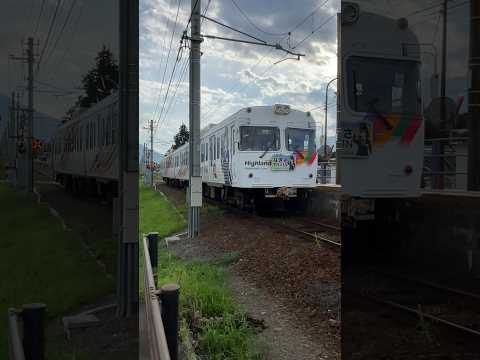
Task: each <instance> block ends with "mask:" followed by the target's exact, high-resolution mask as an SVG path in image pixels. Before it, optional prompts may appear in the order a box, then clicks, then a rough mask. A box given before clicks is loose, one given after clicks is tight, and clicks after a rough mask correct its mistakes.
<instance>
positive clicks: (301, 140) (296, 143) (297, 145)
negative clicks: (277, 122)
mask: <svg viewBox="0 0 480 360" xmlns="http://www.w3.org/2000/svg"><path fill="white" fill-rule="evenodd" d="M285 144H286V146H287V150H288V151H301V152H303V151H306V152H309V153H313V152H314V151H315V131H314V130H312V129H294V128H286V129H285Z"/></svg>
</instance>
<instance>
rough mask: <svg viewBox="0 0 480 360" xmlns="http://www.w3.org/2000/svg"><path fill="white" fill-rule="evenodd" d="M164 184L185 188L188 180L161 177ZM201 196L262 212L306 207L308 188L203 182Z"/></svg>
mask: <svg viewBox="0 0 480 360" xmlns="http://www.w3.org/2000/svg"><path fill="white" fill-rule="evenodd" d="M163 181H164V183H165V184H167V185H170V186H175V187H179V188H187V187H188V181H186V180H179V179H170V178H163ZM202 189H203V197H204V198H207V199H211V200H215V201H219V202H222V203H225V204H228V205H231V206H234V207H237V208H240V209H243V210H247V211H257V212H264V211H265V210H274V211H275V210H287V211H303V210H305V208H306V207H307V204H308V200H309V198H310V197H309V194H310V191H311V190H310V189H302V188H290V187H279V188H258V189H252V188H233V187H229V186H223V185H213V184H208V183H203V186H202Z"/></svg>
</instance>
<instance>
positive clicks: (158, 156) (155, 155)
mask: <svg viewBox="0 0 480 360" xmlns="http://www.w3.org/2000/svg"><path fill="white" fill-rule="evenodd" d="M138 155H139V156H138V159H139V160H140V163H142V162H143V145H138ZM162 159H163V155H162V154H160V153H159V152H157V151H155V150H153V161H155V162H160V160H162Z"/></svg>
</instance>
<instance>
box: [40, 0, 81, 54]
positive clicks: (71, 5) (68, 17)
mask: <svg viewBox="0 0 480 360" xmlns="http://www.w3.org/2000/svg"><path fill="white" fill-rule="evenodd" d="M76 2H77V0H72V2H71V4H70V7H69V9H68V13H67V15H66V16H65V20H64V22H63V25H62V27H61V29H60V32H59V34H58V36H57V39H56V40H55V42H54V44H53V46H52V48H51V50H50V53H49V54H48V56H47V58H46V59H45V63H47V62H48V61H49V60H50V58H51V57H52V56H53V54H54V52H55V49H56V47H57V45H58V43H59V41H60V39H61V38H62V35H63V33H64V31H65V28H66V26H67V24H68V22H69V21H70V17H71V16H72V12H73V9H74V7H75V4H76Z"/></svg>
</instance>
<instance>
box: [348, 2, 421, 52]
mask: <svg viewBox="0 0 480 360" xmlns="http://www.w3.org/2000/svg"><path fill="white" fill-rule="evenodd" d="M341 33H342V35H341V47H342V48H343V50H342V54H343V55H342V56H345V55H348V54H350V53H352V52H353V53H359V52H361V53H365V54H369V55H375V54H378V55H383V56H393V57H402V58H405V59H411V60H420V54H419V51H418V48H416V49H415V45H417V46H418V44H419V42H418V39H417V36H416V34H415V33H414V32H413V31H412V29H411V27H410V26H409V24H408V21H407V19H405V18H399V19H395V18H391V17H387V16H384V15H380V14H375V13H372V12H368V11H363V10H362V9H361V8H360V7H359V10H358V16H356V17H355V18H353V19H351V21H344V22H342V27H341ZM346 33H348V36H346V35H345V34H346ZM408 50H410V51H408Z"/></svg>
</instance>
